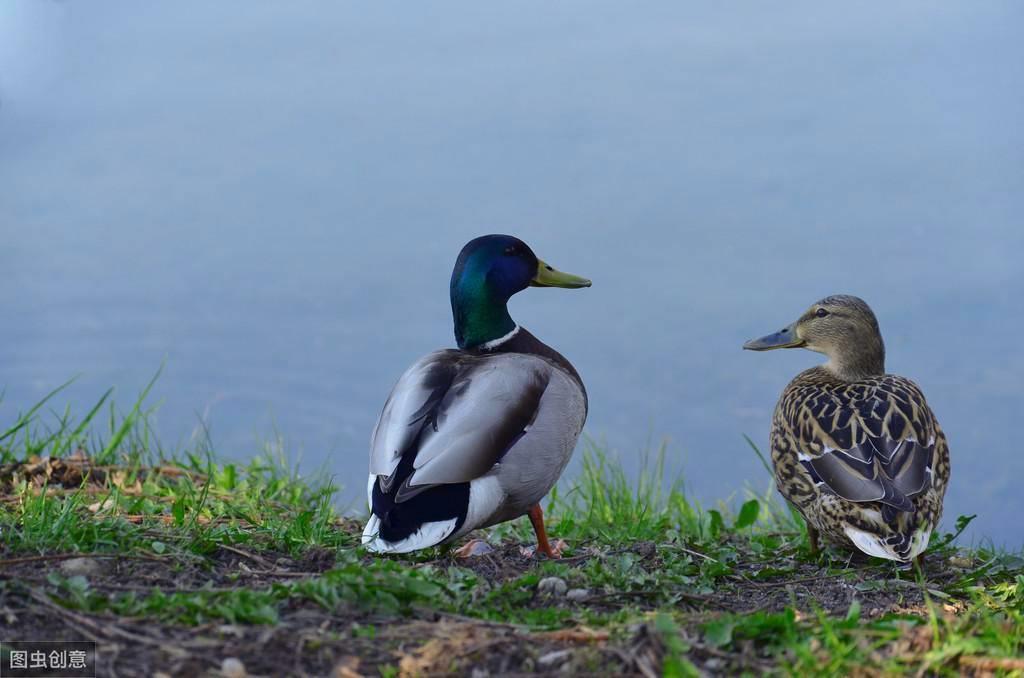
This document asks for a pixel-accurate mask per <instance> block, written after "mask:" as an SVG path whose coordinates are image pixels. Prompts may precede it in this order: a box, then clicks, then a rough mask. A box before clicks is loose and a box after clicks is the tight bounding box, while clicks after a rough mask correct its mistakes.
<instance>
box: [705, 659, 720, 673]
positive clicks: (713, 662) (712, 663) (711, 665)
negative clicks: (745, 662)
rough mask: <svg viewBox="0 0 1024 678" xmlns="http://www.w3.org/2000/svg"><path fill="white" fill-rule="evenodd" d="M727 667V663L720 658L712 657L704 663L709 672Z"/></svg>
mask: <svg viewBox="0 0 1024 678" xmlns="http://www.w3.org/2000/svg"><path fill="white" fill-rule="evenodd" d="M724 666H725V662H724V661H722V660H721V659H719V658H718V657H712V658H711V659H708V660H707V661H706V662H704V668H706V669H707V670H708V671H720V670H721V669H722V668H723V667H724Z"/></svg>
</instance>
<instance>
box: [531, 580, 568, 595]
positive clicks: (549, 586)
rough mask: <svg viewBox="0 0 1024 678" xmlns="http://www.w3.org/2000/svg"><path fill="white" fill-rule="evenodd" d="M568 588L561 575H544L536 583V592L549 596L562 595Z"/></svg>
mask: <svg viewBox="0 0 1024 678" xmlns="http://www.w3.org/2000/svg"><path fill="white" fill-rule="evenodd" d="M568 590H569V586H568V584H566V583H565V580H564V579H562V578H561V577H544V578H543V579H541V580H540V581H539V582H538V583H537V592H538V593H546V594H547V595H549V596H562V595H565V592H566V591H568Z"/></svg>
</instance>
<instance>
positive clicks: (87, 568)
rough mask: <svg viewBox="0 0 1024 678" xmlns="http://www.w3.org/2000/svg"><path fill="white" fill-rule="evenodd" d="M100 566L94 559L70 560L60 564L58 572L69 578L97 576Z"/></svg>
mask: <svg viewBox="0 0 1024 678" xmlns="http://www.w3.org/2000/svg"><path fill="white" fill-rule="evenodd" d="M101 569H102V568H101V566H100V564H99V563H98V562H96V559H95V558H72V559H71V560H65V561H64V562H62V563H61V564H60V570H61V572H63V573H64V574H66V575H68V576H69V577H74V576H78V575H81V576H83V577H85V576H88V575H91V574H99V572H100V570H101Z"/></svg>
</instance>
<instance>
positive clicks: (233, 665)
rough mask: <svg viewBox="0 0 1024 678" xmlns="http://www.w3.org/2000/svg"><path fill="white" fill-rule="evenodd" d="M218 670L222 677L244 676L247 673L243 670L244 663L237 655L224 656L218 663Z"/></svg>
mask: <svg viewBox="0 0 1024 678" xmlns="http://www.w3.org/2000/svg"><path fill="white" fill-rule="evenodd" d="M220 672H221V674H222V675H223V676H224V678H245V677H246V676H248V675H249V674H248V673H246V671H245V664H243V663H242V660H241V659H238V658H237V657H226V658H225V659H224V661H222V662H221V663H220Z"/></svg>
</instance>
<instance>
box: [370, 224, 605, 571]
mask: <svg viewBox="0 0 1024 678" xmlns="http://www.w3.org/2000/svg"><path fill="white" fill-rule="evenodd" d="M529 286H533V287H568V288H578V287H590V281H589V280H587V279H585V278H580V277H577V276H575V275H570V274H568V273H562V272H560V271H556V270H555V269H553V268H552V267H551V266H549V265H547V264H545V263H544V262H543V261H541V260H540V259H538V258H537V256H536V255H535V254H534V253H533V251H532V250H531V249H530V248H529V247H527V245H526V243H524V242H522V241H521V240H519V239H517V238H513V237H512V236H508V235H485V236H483V237H480V238H476V239H475V240H471V241H470V242H469V243H467V244H466V246H465V247H463V248H462V252H460V253H459V258H458V259H457V260H456V262H455V270H454V271H452V279H451V287H450V293H451V302H452V315H453V316H454V318H455V339H456V341H457V342H458V345H459V348H458V350H455V349H445V350H440V351H435V352H434V353H431V354H429V355H427V356H424V357H423V358H421V359H420V360H419V361H417V362H416V363H414V364H413V365H412V367H410V368H409V369H408V370H406V372H405V374H403V375H402V377H401V378H400V379H399V380H398V383H397V384H396V385H395V387H394V389H392V391H391V395H390V396H388V399H387V402H386V403H385V404H384V410H383V411H382V412H381V414H380V419H378V420H377V426H376V428H375V429H374V431H373V436H372V438H371V439H370V478H369V482H368V486H367V498H368V501H369V504H370V510H371V513H370V518H369V521H368V522H367V524H366V529H365V530H363V543H364V544H365V545H366V546H367V548H369V549H370V550H371V551H375V552H377V553H407V552H409V551H415V550H417V549H423V548H427V547H429V546H434V545H436V544H442V543H446V542H450V541H452V540H454V539H457V538H459V537H461V536H462V535H464V534H466V533H467V532H469V531H471V530H474V529H476V528H479V527H486V526H488V525H494V524H496V523H500V522H503V521H506V520H512V519H513V518H517V517H519V516H521V515H524V514H528V515H529V516H530V520H531V522H532V523H533V529H534V531H535V532H536V534H537V544H538V549H539V550H540V551H541V552H543V553H545V554H547V555H548V556H549V557H552V556H555V555H556V553H555V551H554V550H552V548H551V546H550V545H549V544H548V540H547V536H546V534H545V531H544V520H543V514H542V513H541V509H540V504H539V503H538V502H539V501H540V500H541V498H542V497H543V496H544V495H545V494H547V493H548V490H550V489H551V487H552V486H553V485H554V484H555V481H556V480H558V477H559V475H561V473H562V470H563V469H564V468H565V465H566V464H567V463H568V461H569V457H570V456H571V455H572V451H573V448H574V447H575V446H576V438H577V437H578V436H579V434H580V431H581V430H582V429H583V422H584V420H585V419H586V417H587V393H586V391H585V390H584V388H583V381H582V380H581V379H580V376H579V374H578V373H577V372H576V369H575V368H574V367H573V366H572V365H571V364H570V363H569V361H568V360H566V359H565V358H563V357H562V355H561V354H560V353H558V352H557V351H555V350H554V349H553V348H551V347H549V346H547V345H545V344H544V343H542V342H541V341H540V340H538V339H537V338H536V337H534V336H533V335H532V334H530V333H529V332H527V331H526V330H525V329H524V328H522V327H520V326H519V325H517V324H516V323H515V322H513V320H512V318H511V316H509V314H508V308H507V303H508V300H509V298H511V296H512V295H513V294H515V293H517V292H521V291H522V290H524V289H526V288H527V287H529Z"/></svg>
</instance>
